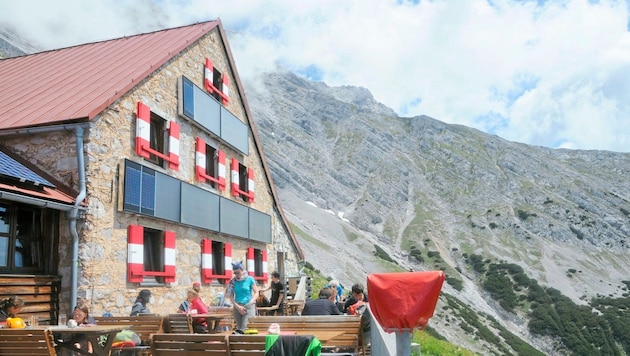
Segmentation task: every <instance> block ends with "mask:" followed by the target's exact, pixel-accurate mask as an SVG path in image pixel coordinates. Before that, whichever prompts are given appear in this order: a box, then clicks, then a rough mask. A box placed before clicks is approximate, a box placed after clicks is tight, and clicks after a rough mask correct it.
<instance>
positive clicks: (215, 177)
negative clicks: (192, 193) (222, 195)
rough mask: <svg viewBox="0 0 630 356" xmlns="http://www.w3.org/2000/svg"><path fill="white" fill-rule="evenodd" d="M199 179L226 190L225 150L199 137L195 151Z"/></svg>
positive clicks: (196, 171) (196, 170)
mask: <svg viewBox="0 0 630 356" xmlns="http://www.w3.org/2000/svg"><path fill="white" fill-rule="evenodd" d="M195 155H196V158H195V161H196V163H195V166H196V167H195V173H196V176H197V180H198V181H200V182H206V181H208V183H209V184H210V185H211V186H212V187H213V188H218V189H219V190H225V152H223V151H221V150H219V149H218V148H215V147H213V146H211V145H208V144H206V142H205V141H204V140H203V139H201V138H199V137H197V140H196V152H195Z"/></svg>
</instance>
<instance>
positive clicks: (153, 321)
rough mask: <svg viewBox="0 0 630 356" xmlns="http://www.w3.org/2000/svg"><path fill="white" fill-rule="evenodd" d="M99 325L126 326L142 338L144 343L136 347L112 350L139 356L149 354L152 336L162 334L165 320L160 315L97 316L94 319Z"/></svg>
mask: <svg viewBox="0 0 630 356" xmlns="http://www.w3.org/2000/svg"><path fill="white" fill-rule="evenodd" d="M94 320H95V321H96V324H98V325H126V326H128V329H129V330H131V331H133V332H134V333H136V334H137V335H138V337H140V340H141V341H142V343H141V344H140V345H136V346H134V347H129V346H126V347H122V348H120V349H117V348H116V349H112V350H119V351H137V353H138V354H140V355H143V354H147V353H148V351H149V344H150V341H151V334H157V333H160V332H162V325H163V318H162V316H160V315H142V316H97V317H94Z"/></svg>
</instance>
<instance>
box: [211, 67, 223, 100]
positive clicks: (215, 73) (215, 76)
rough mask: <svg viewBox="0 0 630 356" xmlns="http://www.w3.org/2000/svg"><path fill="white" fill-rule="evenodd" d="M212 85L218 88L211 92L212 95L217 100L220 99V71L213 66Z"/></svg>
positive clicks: (221, 83)
mask: <svg viewBox="0 0 630 356" xmlns="http://www.w3.org/2000/svg"><path fill="white" fill-rule="evenodd" d="M212 74H213V75H212V85H213V86H214V87H215V88H217V89H219V90H215V91H214V92H213V93H212V96H213V97H214V98H215V99H217V100H218V101H221V100H222V98H221V95H220V94H219V93H220V92H221V90H222V88H223V82H222V81H221V72H219V71H218V70H217V69H216V68H214V70H213V71H212Z"/></svg>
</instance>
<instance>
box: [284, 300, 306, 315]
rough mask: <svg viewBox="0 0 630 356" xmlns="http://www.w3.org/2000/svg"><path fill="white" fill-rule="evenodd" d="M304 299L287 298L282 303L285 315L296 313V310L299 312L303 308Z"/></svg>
mask: <svg viewBox="0 0 630 356" xmlns="http://www.w3.org/2000/svg"><path fill="white" fill-rule="evenodd" d="M304 303H306V301H305V300H294V299H292V300H287V302H286V303H285V304H284V312H285V315H298V312H301V311H302V309H303V308H304Z"/></svg>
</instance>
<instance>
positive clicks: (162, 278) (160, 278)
mask: <svg viewBox="0 0 630 356" xmlns="http://www.w3.org/2000/svg"><path fill="white" fill-rule="evenodd" d="M156 240H159V241H156ZM175 242H176V235H175V232H173V231H168V230H159V229H155V228H150V227H145V226H141V225H128V226H127V281H128V282H131V283H139V284H141V285H142V284H148V285H155V284H160V285H163V284H168V283H172V282H175V277H176V273H175V251H176V247H175ZM147 246H148V248H147ZM160 247H162V250H161V251H159V250H158V248H160Z"/></svg>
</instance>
